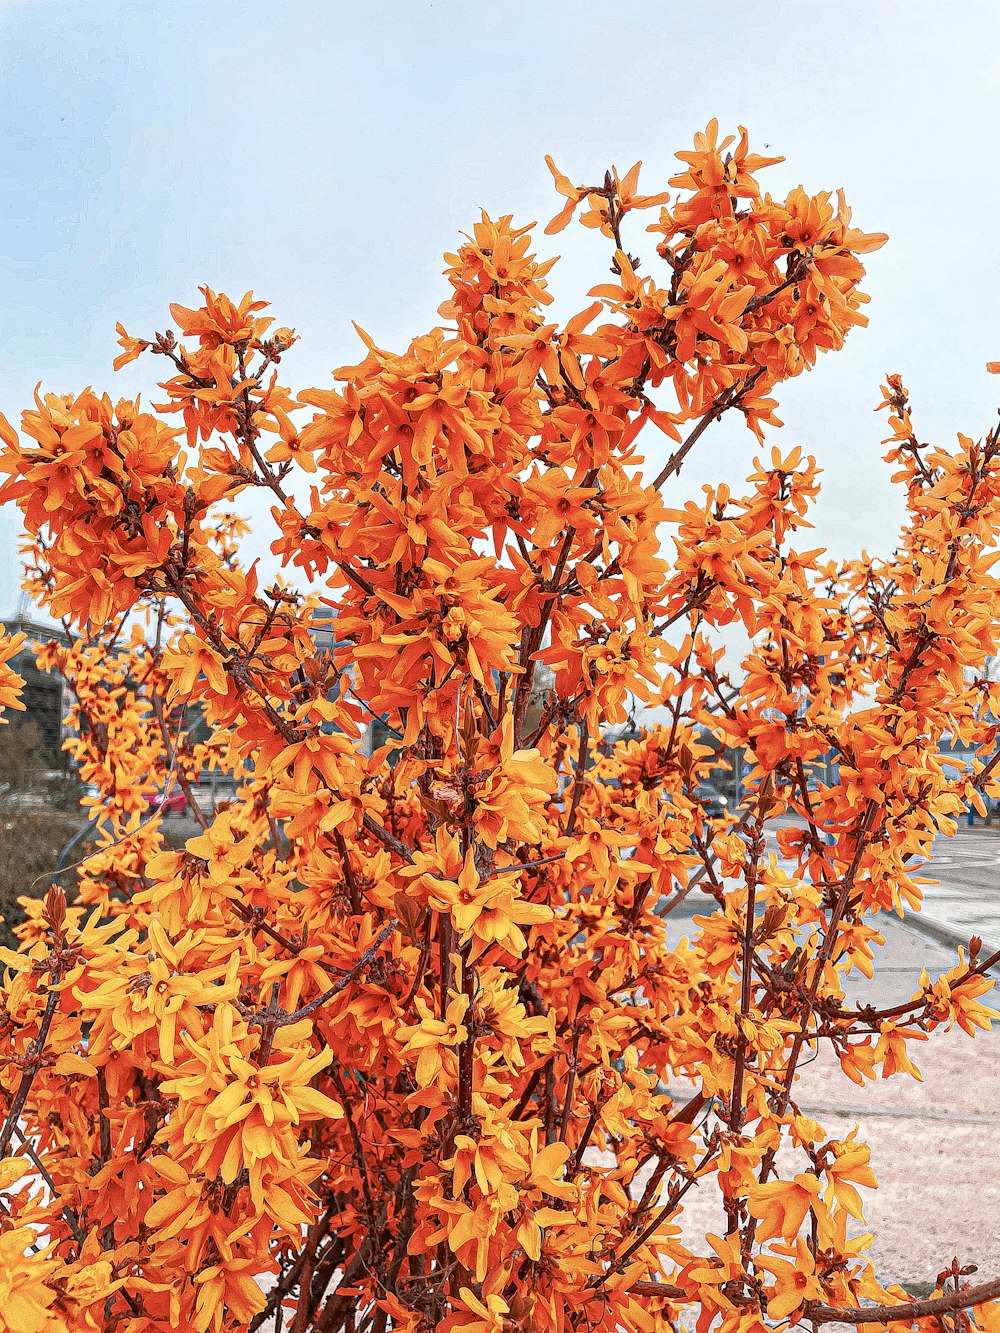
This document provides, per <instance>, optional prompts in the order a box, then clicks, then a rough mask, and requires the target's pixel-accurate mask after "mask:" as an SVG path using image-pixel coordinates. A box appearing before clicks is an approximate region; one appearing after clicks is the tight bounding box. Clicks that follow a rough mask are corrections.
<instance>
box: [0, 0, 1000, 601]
mask: <svg viewBox="0 0 1000 1333" xmlns="http://www.w3.org/2000/svg"><path fill="white" fill-rule="evenodd" d="M998 47H1000V0H961V3H959V4H957V5H954V4H953V5H947V4H942V3H940V0H937V2H936V3H927V2H926V0H906V2H905V3H896V0H865V3H857V0H841V2H840V3H838V4H834V5H831V4H829V3H828V2H827V0H821V2H819V3H817V2H815V0H799V2H798V3H783V2H778V0H775V2H774V3H764V2H763V0H758V2H756V3H755V2H753V0H750V2H747V0H744V2H742V3H734V2H732V0H717V2H716V3H714V4H711V5H708V4H692V3H690V0H685V3H676V2H675V0H652V2H651V3H632V4H630V3H627V0H622V2H621V3H617V4H614V5H611V4H608V3H594V2H593V0H574V2H573V3H566V4H563V3H545V0H534V2H531V0H524V3H517V0H514V2H513V3H510V2H508V3H507V4H503V5H492V4H491V5H486V4H483V3H478V0H464V3H458V2H457V0H431V2H428V0H405V2H404V0H398V2H394V3H369V4H362V3H352V4H347V3H337V2H336V0H334V2H333V3H320V0H280V3H279V2H277V0H270V2H269V3H260V2H259V0H241V2H240V3H235V2H234V0H228V2H227V3H222V2H221V0H199V2H198V3H189V2H188V0H172V2H165V0H151V2H150V0H133V2H131V3H129V2H127V0H117V3H116V2H115V0H103V2H101V3H94V2H93V0H73V2H72V3H60V2H59V0H52V2H49V3H46V2H44V0H20V2H19V0H0V74H2V78H0V107H2V112H0V114H2V120H3V125H2V134H0V161H2V191H0V251H2V255H3V260H4V264H3V270H4V295H3V303H4V310H3V319H2V321H0V344H2V345H0V410H2V411H3V412H4V413H5V415H6V416H7V417H8V418H9V419H10V420H11V421H12V422H14V423H16V422H17V420H18V419H19V417H20V412H21V409H22V408H23V407H24V406H25V405H26V404H28V403H30V400H31V392H32V389H33V386H34V384H35V383H36V382H37V381H38V380H41V381H42V384H43V387H44V388H46V389H51V390H55V391H59V392H67V391H71V390H78V389H80V388H83V387H85V386H86V385H88V384H92V385H93V386H94V387H95V388H108V389H109V390H110V391H111V392H112V394H113V395H114V396H116V397H117V396H122V395H126V394H132V393H134V392H135V391H137V390H140V389H141V390H143V391H144V393H145V394H146V396H147V397H149V396H152V398H153V399H154V400H155V399H156V397H157V395H156V392H155V390H154V386H155V380H156V378H157V375H156V371H157V370H158V369H159V367H160V365H161V364H162V363H160V362H156V361H153V360H144V361H140V362H139V363H138V365H137V366H130V367H128V368H127V370H126V371H125V372H123V373H121V374H119V375H113V374H112V371H111V361H112V359H113V357H114V355H115V354H116V352H117V350H118V349H117V347H116V346H115V333H114V327H115V322H116V320H121V321H122V322H123V323H124V324H125V326H126V327H127V328H128V330H129V331H130V332H131V333H133V334H136V335H139V336H141V335H144V334H149V333H150V332H152V331H153V330H162V329H163V328H165V327H167V326H168V324H169V323H170V319H169V314H168V312H167V305H168V303H169V302H170V301H180V302H181V303H182V304H188V305H191V304H195V303H196V299H197V288H198V285H199V284H201V283H206V282H207V283H209V284H210V285H211V286H213V287H215V288H216V289H219V288H222V289H223V290H226V291H228V292H229V293H230V295H233V296H235V297H239V296H240V295H242V293H243V292H244V291H245V290H246V289H247V288H251V287H252V288H253V289H254V290H255V291H256V292H257V294H258V295H259V296H262V297H266V298H268V299H269V300H271V301H272V303H273V311H272V312H271V313H273V314H275V315H276V316H277V319H278V323H279V324H291V325H294V326H295V327H296V328H297V330H298V331H299V333H300V334H301V335H302V336H303V341H302V342H301V343H300V344H299V345H298V347H297V348H296V349H295V352H294V353H293V354H292V355H290V356H288V357H286V358H285V359H284V361H283V362H282V371H283V372H284V382H286V383H288V384H290V385H291V387H293V388H294V389H301V388H305V387H307V386H309V385H313V384H319V385H326V384H328V383H330V382H331V381H330V379H329V372H330V370H331V369H332V368H333V367H334V366H337V365H342V364H344V363H348V362H353V361H355V360H360V358H361V352H362V348H361V345H360V343H359V342H358V341H357V339H356V336H355V334H354V332H353V330H352V328H351V320H352V319H354V320H357V321H358V323H360V324H361V325H363V326H364V327H365V328H366V329H367V330H368V331H369V332H370V333H371V334H372V335H373V336H374V337H375V338H376V340H377V341H378V342H379V343H381V344H382V345H383V346H387V347H393V348H401V347H402V346H404V345H405V343H406V342H407V341H408V339H409V337H410V336H412V335H414V334H417V333H419V332H422V331H424V330H426V329H427V328H428V327H430V326H432V325H433V324H434V323H435V322H436V314H435V311H436V307H437V305H438V304H439V302H440V301H441V300H442V299H443V297H444V296H445V294H446V291H445V284H444V280H443V278H442V277H441V276H440V274H441V269H442V267H443V265H442V260H441V255H442V252H443V251H445V250H447V249H452V248H454V246H455V244H456V241H457V239H458V237H459V233H460V232H461V231H462V230H463V229H466V228H468V227H469V226H470V224H471V223H472V222H473V221H474V220H475V219H476V217H477V216H478V210H479V209H480V208H481V207H482V208H486V209H487V211H489V212H491V213H493V214H494V215H496V214H499V213H502V212H513V213H514V215H515V218H516V219H517V220H519V221H522V222H526V221H531V220H533V219H534V220H538V221H539V222H540V223H543V224H544V223H545V222H546V221H547V220H548V219H549V218H550V217H551V216H552V215H553V214H554V213H555V212H556V211H557V209H558V204H559V202H560V201H559V200H558V199H557V197H556V195H555V194H554V192H553V190H552V185H551V178H550V176H549V173H548V171H547V169H546V167H545V164H544V160H543V159H544V155H545V154H546V153H551V154H552V155H553V156H554V157H555V159H556V162H557V163H558V165H559V166H560V167H561V168H562V169H563V170H564V171H565V172H566V173H567V174H568V175H569V176H571V177H572V178H573V179H574V180H579V181H585V180H586V181H589V180H597V179H600V177H601V176H602V175H603V172H604V169H605V167H606V166H608V165H609V164H610V163H612V162H614V163H615V164H617V165H619V166H621V167H622V168H623V169H624V168H627V167H629V166H630V165H631V164H632V163H633V162H634V161H635V160H636V159H637V158H642V159H643V161H644V163H645V166H644V172H643V184H644V188H648V190H649V192H654V191H655V190H657V189H662V188H666V181H667V177H668V176H670V175H671V174H673V172H674V171H675V169H677V164H676V162H675V160H674V158H673V153H674V151H675V150H676V149H679V148H686V147H688V146H689V145H690V140H691V137H692V135H693V134H694V133H695V131H697V130H699V129H701V128H703V127H704V126H705V124H706V122H707V121H708V120H709V119H710V118H711V117H712V116H717V117H718V118H719V120H720V122H721V123H722V125H723V127H724V128H725V129H726V130H729V129H733V130H735V128H736V126H737V124H744V125H746V126H747V127H748V129H749V130H750V135H751V146H752V147H753V148H755V149H757V150H758V151H764V150H765V148H766V149H767V151H768V152H770V153H783V154H784V155H785V157H786V159H787V160H786V162H785V163H784V164H783V165H781V166H779V167H776V168H772V169H770V170H769V171H767V172H765V173H762V176H761V180H762V184H764V185H765V187H766V188H768V189H770V190H771V192H772V193H775V194H783V193H784V192H785V191H786V190H787V189H789V188H790V187H792V186H794V185H797V184H799V183H800V182H801V183H802V184H803V185H805V187H806V188H807V189H809V190H812V191H815V190H819V189H823V188H836V187H838V186H842V187H843V188H844V189H845V191H846V193H847V197H848V200H849V201H850V202H851V203H852V205H853V206H854V216H855V222H856V223H857V225H860V226H861V227H863V228H865V229H867V230H869V231H885V232H888V233H889V235H890V242H889V244H888V245H887V246H886V247H885V249H883V250H881V251H879V252H878V253H876V254H874V255H871V256H869V259H868V267H869V278H868V281H867V284H866V286H867V289H868V291H869V292H870V293H871V295H872V303H871V305H870V306H869V307H868V313H869V314H870V317H871V324H870V327H869V328H868V329H866V330H857V331H855V332H854V333H853V334H852V335H851V337H850V338H849V340H848V343H847V347H846V348H845V350H844V351H843V352H841V353H839V354H836V355H833V356H827V357H824V358H821V360H820V361H819V363H818V365H817V368H816V370H815V371H814V372H812V373H811V374H809V375H806V376H803V377H801V378H800V379H799V380H797V381H795V382H793V383H791V384H789V385H786V386H785V387H784V389H783V390H781V391H780V401H781V406H780V408H779V415H780V416H781V417H783V418H784V420H785V422H786V426H785V429H784V430H783V431H781V432H775V433H773V434H772V436H771V440H772V442H774V443H780V444H782V445H783V446H786V447H787V448H791V447H792V446H793V445H796V444H800V445H802V446H803V447H804V448H805V449H806V450H807V451H809V452H811V453H814V454H816V455H817V457H818V459H819V462H820V465H821V466H822V467H823V468H824V469H826V472H825V478H824V480H825V486H826V489H825V492H824V497H823V500H822V502H821V504H820V507H819V509H818V513H817V531H816V534H815V541H813V540H812V539H810V541H809V543H808V544H809V545H814V544H815V545H819V544H824V545H827V546H828V547H830V548H831V549H832V550H833V551H834V552H835V553H836V554H837V555H839V556H847V555H850V554H854V553H856V552H858V551H859V550H860V549H861V547H866V548H867V549H869V550H871V551H887V550H889V549H890V548H891V546H892V544H893V540H894V531H895V528H896V525H897V524H898V521H899V518H900V512H901V510H900V506H899V503H898V500H897V499H896V497H894V496H893V495H892V493H891V488H890V486H889V484H888V469H887V467H886V466H885V464H884V463H882V461H881V457H880V455H881V448H880V443H879V442H880V440H881V439H882V438H883V436H884V435H885V434H886V430H885V417H884V415H882V414H880V415H878V416H876V415H875V414H874V413H873V411H872V408H873V407H874V406H875V404H876V403H877V402H878V401H879V384H880V381H881V379H882V377H883V376H884V374H885V373H886V372H889V371H899V372H900V373H901V374H902V375H903V378H904V381H905V382H906V384H907V385H908V387H909V388H910V390H911V393H912V395H913V400H914V407H915V419H916V423H917V429H918V433H919V434H920V436H921V438H924V439H931V440H933V441H937V442H942V443H948V442H950V441H953V440H954V437H955V433H956V432H957V431H963V432H964V433H966V434H970V435H974V436H978V435H981V434H982V433H983V431H984V430H985V429H986V428H987V427H988V426H989V425H990V424H991V422H992V420H993V419H994V414H995V411H996V408H997V404H998V402H1000V380H998V379H997V378H996V377H993V376H990V375H988V374H987V373H986V371H985V368H984V367H985V362H986V361H987V360H994V359H1000V323H998V321H997V319H996V310H997V308H998V305H1000V300H998V298H1000V262H998V258H997V255H998V246H997V239H996V236H997V224H996V219H997V217H998V215H1000V136H998V134H997V131H996V126H997V123H998V113H997V105H998V91H1000V89H998V82H1000V74H998V64H997V61H996V57H995V52H996V50H997V49H998ZM642 225H643V224H642V223H641V222H640V221H636V222H635V223H633V226H632V231H631V232H630V233H629V237H630V240H631V242H632V244H631V246H630V248H632V249H638V250H639V253H643V246H644V244H645V241H646V239H647V238H645V237H644V236H642V232H641V228H642ZM539 231H540V229H539ZM537 248H538V251H539V253H541V254H543V255H549V254H562V255H563V256H564V257H565V258H564V262H563V264H562V265H561V266H560V267H559V268H558V269H557V270H556V272H555V273H554V275H553V281H552V285H553V289H554V291H555V294H556V296H557V298H558V305H557V307H556V309H557V311H561V312H562V313H563V314H564V315H565V314H569V313H572V312H573V311H575V310H577V309H579V308H581V307H582V306H583V305H585V304H586V303H587V298H586V292H587V290H588V289H589V287H591V286H593V285H594V284H596V283H598V282H601V281H604V280H605V274H606V269H607V250H606V243H602V242H601V240H600V238H595V237H594V235H593V234H592V233H586V232H584V231H582V229H580V228H579V227H574V228H571V229H570V230H569V231H566V232H563V233H562V234H561V235H559V236H555V237H545V236H542V235H541V234H539V236H538V240H537ZM645 253H646V254H650V255H651V254H652V250H651V248H650V247H647V248H646V250H645ZM654 258H655V256H654ZM150 390H154V392H153V393H152V394H151V395H150V393H149V391H150ZM650 445H651V453H650V466H651V468H652V469H653V470H654V471H655V470H656V468H657V467H658V463H657V459H658V457H659V443H658V438H657V437H655V436H654V434H653V433H652V432H651V433H650ZM654 447H655V449H656V451H657V452H656V453H654V452H653V449H654ZM755 451H756V450H755V445H754V442H753V440H752V437H750V436H749V434H748V433H747V432H745V430H743V429H742V427H740V426H735V427H726V426H725V425H723V426H719V427H716V428H715V433H714V434H710V435H709V436H708V437H706V440H705V442H704V445H703V447H701V448H700V452H699V454H698V456H697V458H696V459H694V460H693V465H689V466H688V468H686V470H685V472H684V473H683V474H682V476H681V479H680V481H679V482H674V483H672V485H673V486H674V489H673V490H672V491H670V492H668V493H669V494H670V495H671V496H672V497H681V496H686V495H688V494H690V493H691V492H692V490H697V488H698V486H700V484H701V482H703V481H704V480H707V479H710V478H711V479H720V480H721V479H725V480H727V481H729V482H730V483H731V484H734V485H735V484H738V483H739V482H740V480H741V479H742V478H743V477H744V476H745V475H746V472H747V470H748V467H749V464H750V460H751V458H752V456H753V454H754V452H755ZM661 461H662V460H661ZM17 517H19V516H18V515H15V514H13V513H9V512H8V513H6V514H3V515H2V516H0V613H2V614H9V613H10V611H11V610H12V609H13V607H14V604H15V602H16V599H17V579H18V570H17V560H16V554H15V540H16V532H17V527H16V522H15V518H17ZM270 539H271V536H270V533H269V532H268V534H267V535H266V538H264V539H261V541H260V553H264V552H265V551H266V547H267V544H268V542H269V541H270ZM257 553H258V551H256V550H255V551H254V552H252V554H257Z"/></svg>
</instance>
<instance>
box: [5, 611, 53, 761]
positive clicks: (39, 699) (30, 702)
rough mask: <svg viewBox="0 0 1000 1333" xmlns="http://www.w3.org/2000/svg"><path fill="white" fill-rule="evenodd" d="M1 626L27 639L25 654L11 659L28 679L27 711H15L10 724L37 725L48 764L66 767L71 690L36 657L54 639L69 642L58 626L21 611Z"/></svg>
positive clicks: (9, 716)
mask: <svg viewBox="0 0 1000 1333" xmlns="http://www.w3.org/2000/svg"><path fill="white" fill-rule="evenodd" d="M0 623H2V624H3V628H4V631H5V632H6V633H7V634H24V635H25V636H26V637H25V642H24V644H23V646H22V648H21V651H20V652H19V653H18V654H17V656H16V657H13V658H11V660H10V665H11V666H12V667H13V668H14V670H15V671H16V672H17V674H18V675H19V676H21V677H23V679H24V688H23V689H22V691H21V702H22V703H23V704H24V712H19V711H16V710H14V709H11V711H10V712H9V713H8V714H7V721H8V723H9V725H10V726H12V727H14V728H17V727H20V726H24V725H25V724H26V723H28V722H31V723H34V725H35V727H37V729H38V732H39V734H40V736H41V738H42V745H43V748H44V751H45V760H46V762H47V763H49V764H51V765H52V767H53V768H55V767H62V766H63V765H64V764H65V762H66V757H65V755H64V754H63V751H62V742H63V739H64V737H65V735H66V731H65V725H64V722H63V719H64V717H65V716H66V713H67V711H68V709H69V706H70V695H69V690H68V688H67V686H66V683H65V681H64V680H63V679H62V677H61V676H57V675H55V674H52V673H50V672H48V671H41V670H39V668H38V664H37V662H36V660H35V654H36V652H37V651H38V649H39V648H40V647H41V645H42V644H45V643H51V642H52V640H53V639H55V640H57V641H58V642H59V643H63V644H67V643H68V642H69V639H68V638H67V636H66V634H65V633H64V632H63V631H62V630H61V629H60V628H59V627H58V626H57V625H45V624H42V623H41V622H40V621H36V620H31V619H30V618H29V617H28V616H27V615H24V614H23V613H20V612H19V613H17V614H15V615H13V616H11V617H9V618H8V619H5V620H3V621H2V622H0Z"/></svg>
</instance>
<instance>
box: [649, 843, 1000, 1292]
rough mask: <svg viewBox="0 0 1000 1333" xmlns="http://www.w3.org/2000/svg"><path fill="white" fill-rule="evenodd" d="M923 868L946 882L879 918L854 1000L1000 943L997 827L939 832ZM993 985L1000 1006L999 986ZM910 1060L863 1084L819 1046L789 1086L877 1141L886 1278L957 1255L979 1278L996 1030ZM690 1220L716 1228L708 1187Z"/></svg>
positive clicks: (994, 1184)
mask: <svg viewBox="0 0 1000 1333" xmlns="http://www.w3.org/2000/svg"><path fill="white" fill-rule="evenodd" d="M927 873H928V875H930V874H932V873H933V874H934V875H935V876H936V877H937V878H939V879H940V880H941V884H940V886H928V887H927V889H926V903H925V908H924V912H923V913H922V914H921V915H920V916H918V917H914V918H911V919H909V921H908V922H901V921H899V920H898V919H897V918H894V917H886V918H885V919H884V920H883V921H882V922H880V928H881V929H882V931H883V933H884V934H885V936H886V945H885V947H884V949H882V950H881V951H880V953H879V956H878V958H877V963H876V971H875V976H874V978H873V979H872V980H871V981H868V980H867V979H866V978H864V977H859V978H857V979H856V980H854V981H852V983H851V987H850V992H849V995H850V999H851V1000H852V1001H855V1000H861V1001H870V1002H872V1003H874V1004H877V1005H880V1006H887V1005H891V1004H894V1003H897V1002H899V1001H901V1000H906V999H909V997H910V996H911V994H912V993H913V991H914V990H915V988H916V985H917V978H918V976H919V973H920V969H921V967H922V966H926V967H927V969H928V971H929V972H930V973H931V975H932V976H933V975H935V974H936V973H938V972H941V971H945V970H946V969H947V968H949V967H951V966H953V965H954V963H955V961H956V954H955V946H956V945H957V944H958V943H962V944H964V945H966V946H967V944H968V940H969V936H970V935H972V934H979V935H981V936H982V937H983V939H984V940H985V942H986V944H985V947H986V948H987V949H988V948H989V945H990V944H991V943H993V946H994V948H997V947H1000V830H993V829H984V828H983V827H981V826H980V827H979V828H973V829H968V828H967V827H966V826H964V825H963V828H962V830H961V831H960V832H959V834H958V835H957V836H956V837H955V838H953V839H950V840H949V839H943V838H941V839H938V842H937V844H936V845H935V849H934V859H933V871H928V872H927ZM697 910H701V911H704V910H705V908H704V907H703V906H701V907H692V909H691V911H692V913H693V911H697ZM917 926H919V927H920V929H917V928H916V927H917ZM692 928H693V927H692V922H691V920H690V916H688V918H687V919H686V920H685V919H684V918H680V919H677V920H675V921H674V922H672V923H671V928H670V929H671V934H672V935H674V936H675V937H676V936H679V935H680V934H682V933H685V932H688V931H690V930H691V929H692ZM998 973H1000V969H998ZM994 994H995V997H996V998H994V1000H993V1003H994V1006H995V1007H996V1008H1000V987H998V991H997V992H995V993H994ZM911 1058H912V1059H913V1061H914V1063H915V1064H916V1065H918V1067H919V1068H920V1070H921V1071H922V1073H923V1076H924V1077H923V1081H922V1082H917V1081H916V1080H914V1079H912V1078H910V1077H908V1076H906V1075H896V1076H894V1077H893V1078H891V1079H887V1080H883V1079H880V1080H878V1081H877V1082H876V1083H869V1084H867V1085H866V1086H864V1087H863V1088H859V1087H857V1086H856V1085H855V1084H853V1083H851V1082H850V1081H849V1080H848V1079H846V1078H845V1077H844V1075H843V1074H842V1073H841V1071H840V1067H839V1064H837V1062H836V1061H832V1060H831V1059H830V1058H829V1053H828V1052H823V1053H821V1054H820V1056H819V1057H814V1058H813V1060H812V1061H811V1062H810V1063H809V1064H808V1065H806V1066H805V1067H804V1069H803V1071H802V1078H801V1080H800V1082H799V1083H798V1084H797V1085H796V1095H797V1098H798V1100H799V1103H800V1105H802V1107H803V1109H804V1110H806V1111H807V1112H808V1113H810V1114H812V1115H814V1116H815V1118H816V1119H818V1120H819V1121H820V1123H821V1124H822V1125H823V1126H824V1127H825V1129H826V1131H827V1132H828V1133H829V1134H830V1135H831V1136H836V1137H846V1135H847V1134H849V1133H850V1132H851V1130H852V1129H853V1128H854V1126H855V1125H856V1126H857V1127H858V1135H859V1137H860V1138H862V1139H863V1140H864V1141H866V1142H867V1143H869V1144H870V1145H871V1149H872V1165H873V1167H874V1169H875V1173H876V1175H877V1176H878V1178H879V1181H880V1186H879V1189H878V1191H877V1192H871V1193H870V1194H869V1197H868V1200H867V1202H866V1218H867V1222H868V1226H869V1228H870V1230H871V1231H872V1232H873V1233H874V1234H875V1236H876V1238H877V1239H876V1241H875V1244H874V1246H873V1248H872V1253H873V1256H874V1258H875V1261H876V1264H877V1267H878V1270H879V1273H880V1276H881V1277H882V1279H883V1280H884V1281H889V1280H895V1281H902V1282H905V1283H908V1284H910V1283H920V1282H933V1280H934V1277H935V1276H936V1274H937V1273H938V1272H939V1270H940V1269H942V1268H944V1267H945V1266H946V1265H947V1264H949V1263H950V1262H951V1259H952V1258H953V1257H955V1256H957V1257H958V1258H959V1260H960V1261H961V1262H962V1263H976V1264H978V1265H979V1271H980V1274H981V1275H982V1278H983V1280H985V1278H987V1277H989V1276H992V1275H994V1274H997V1273H1000V1025H998V1026H997V1027H996V1028H995V1029H994V1031H993V1032H992V1033H980V1034H979V1035H978V1036H977V1037H976V1038H975V1039H974V1040H973V1039H971V1038H969V1037H967V1036H966V1035H965V1034H964V1033H963V1032H962V1031H961V1030H959V1029H955V1030H954V1031H952V1032H950V1033H946V1032H938V1033H935V1034H933V1035H932V1036H931V1037H930V1039H929V1040H928V1041H926V1042H923V1043H919V1044H916V1043H915V1044H914V1045H913V1046H911ZM794 1169H796V1168H793V1170H794ZM866 1193H867V1192H866ZM690 1197H691V1196H689V1198H690ZM685 1223H686V1225H685V1228H684V1229H685V1232H686V1233H687V1237H689V1238H690V1240H691V1241H692V1242H694V1241H695V1238H696V1237H697V1236H698V1235H699V1232H700V1235H701V1236H704V1234H705V1231H706V1230H709V1231H718V1230H719V1228H720V1226H722V1227H723V1228H724V1225H725V1223H724V1216H723V1213H722V1209H721V1205H720V1202H719V1199H718V1197H717V1195H713V1193H712V1190H711V1187H710V1186H709V1187H707V1188H706V1189H705V1190H704V1191H702V1192H699V1193H698V1196H697V1197H696V1198H693V1199H692V1201H691V1204H690V1206H689V1207H688V1209H687V1216H686V1218H685Z"/></svg>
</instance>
